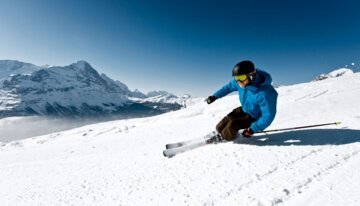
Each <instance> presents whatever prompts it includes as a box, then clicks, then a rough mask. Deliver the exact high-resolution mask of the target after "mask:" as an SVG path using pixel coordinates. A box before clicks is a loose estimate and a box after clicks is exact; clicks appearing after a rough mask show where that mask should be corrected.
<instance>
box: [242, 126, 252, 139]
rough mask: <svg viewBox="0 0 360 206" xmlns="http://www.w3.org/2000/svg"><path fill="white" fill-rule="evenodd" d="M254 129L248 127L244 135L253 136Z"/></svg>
mask: <svg viewBox="0 0 360 206" xmlns="http://www.w3.org/2000/svg"><path fill="white" fill-rule="evenodd" d="M253 134H254V131H253V130H252V129H251V128H246V129H245V130H244V131H243V132H242V136H243V137H246V138H250V137H251V136H253Z"/></svg>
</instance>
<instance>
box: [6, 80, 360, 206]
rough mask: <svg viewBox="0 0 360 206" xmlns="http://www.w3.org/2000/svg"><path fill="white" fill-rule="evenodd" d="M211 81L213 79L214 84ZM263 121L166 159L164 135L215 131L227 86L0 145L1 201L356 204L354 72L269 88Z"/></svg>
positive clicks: (228, 105)
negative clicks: (169, 105)
mask: <svg viewBox="0 0 360 206" xmlns="http://www.w3.org/2000/svg"><path fill="white" fill-rule="evenodd" d="M216 89H217V88H214V90H216ZM277 91H278V93H279V99H278V107H277V108H278V113H277V116H276V118H275V120H274V122H273V123H272V125H271V126H270V127H269V128H268V129H277V128H284V127H285V128H287V127H293V126H303V125H308V124H320V123H328V122H336V121H341V122H342V124H341V125H340V126H335V125H333V126H327V127H320V128H313V129H306V130H297V131H287V132H278V133H269V134H259V135H256V136H254V137H253V138H252V139H244V138H241V137H239V138H238V139H237V140H235V141H234V142H226V143H219V144H214V145H207V146H204V147H201V148H197V149H194V150H191V151H187V152H185V153H182V154H179V155H177V156H175V157H173V158H170V159H169V158H165V157H164V156H163V155H162V151H163V149H165V144H167V143H172V142H177V141H182V140H189V139H192V138H197V137H201V136H204V135H206V134H208V133H209V132H211V131H213V130H214V127H215V125H216V124H217V122H218V121H220V120H221V118H222V117H223V116H224V115H226V114H227V113H229V112H230V111H231V110H232V109H234V108H236V107H238V106H239V100H238V97H237V96H236V95H232V96H231V95H230V96H227V97H225V98H222V99H220V100H217V101H216V102H214V103H213V104H211V105H207V104H206V103H204V102H203V98H198V99H194V100H193V101H194V102H193V104H191V105H190V106H188V107H187V108H184V109H181V110H178V111H174V112H169V113H166V114H162V115H158V116H154V117H149V118H139V119H129V120H120V121H112V122H104V123H99V124H93V125H87V126H84V127H80V128H76V129H72V130H68V131H64V132H58V133H53V134H50V135H45V136H39V137H34V138H31V139H25V140H18V141H12V142H3V143H2V144H0V177H1V180H0V202H1V205H11V206H12V205H26V206H29V205H46V206H48V205H141V206H143V205H221V206H223V205H354V206H355V205H360V186H359V182H360V167H359V162H360V104H359V100H360V99H359V98H360V97H359V95H358V94H359V93H360V74H359V73H354V74H351V75H344V76H339V77H336V78H328V79H324V80H322V81H315V82H310V83H303V84H298V85H293V86H283V87H280V88H277Z"/></svg>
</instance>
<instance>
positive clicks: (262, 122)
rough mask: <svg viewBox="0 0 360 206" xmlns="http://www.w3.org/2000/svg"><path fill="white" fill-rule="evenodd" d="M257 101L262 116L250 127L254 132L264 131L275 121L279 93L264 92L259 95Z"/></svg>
mask: <svg viewBox="0 0 360 206" xmlns="http://www.w3.org/2000/svg"><path fill="white" fill-rule="evenodd" d="M257 99H258V102H259V106H260V111H261V116H260V118H259V119H258V120H256V121H255V122H253V123H252V124H251V126H250V128H251V129H252V130H253V131H254V132H260V131H263V130H264V129H266V128H267V127H268V126H269V125H270V124H271V122H272V121H273V120H274V118H275V114H276V102H277V93H276V91H272V90H268V91H267V92H266V91H262V92H261V93H259V94H258V97H257Z"/></svg>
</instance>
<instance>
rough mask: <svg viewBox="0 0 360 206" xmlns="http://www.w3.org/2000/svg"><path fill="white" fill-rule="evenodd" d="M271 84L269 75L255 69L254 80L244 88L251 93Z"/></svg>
mask: <svg viewBox="0 0 360 206" xmlns="http://www.w3.org/2000/svg"><path fill="white" fill-rule="evenodd" d="M271 82H272V78H271V76H270V74H269V73H267V72H265V71H263V70H260V69H256V76H255V79H254V83H252V84H250V85H248V86H246V88H247V89H249V90H251V91H256V90H257V89H258V88H259V87H263V86H266V85H271Z"/></svg>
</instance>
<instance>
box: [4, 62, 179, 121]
mask: <svg viewBox="0 0 360 206" xmlns="http://www.w3.org/2000/svg"><path fill="white" fill-rule="evenodd" d="M1 66H2V70H1V71H3V72H2V73H1V76H0V78H2V79H3V81H2V84H0V85H1V87H0V117H1V116H2V117H6V116H15V115H21V116H23V115H25V116H27V115H52V116H103V115H121V116H124V117H127V116H148V115H153V114H160V113H163V112H167V111H172V110H176V109H180V108H181V107H183V106H184V105H182V104H178V103H177V102H176V101H175V100H171V101H170V100H169V101H167V96H166V97H163V96H162V95H159V96H157V97H156V98H154V97H152V99H147V100H146V101H145V100H144V99H146V98H148V96H146V95H143V94H142V93H141V92H139V91H137V90H136V91H134V92H132V91H130V90H129V89H128V87H127V86H126V85H125V84H124V83H122V82H120V81H115V80H112V79H111V78H109V77H107V76H106V75H105V74H101V75H100V74H99V73H98V72H97V71H96V70H95V69H94V68H92V67H91V65H90V64H89V63H87V62H86V61H78V62H77V63H74V64H71V65H69V66H65V67H60V66H55V67H49V68H41V67H37V66H34V65H31V64H25V63H21V62H18V61H2V63H1ZM130 97H138V98H140V99H141V100H144V101H132V100H130V99H129V98H130ZM158 99H161V101H159V100H158ZM173 99H177V97H176V96H173Z"/></svg>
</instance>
